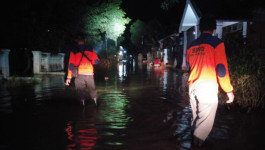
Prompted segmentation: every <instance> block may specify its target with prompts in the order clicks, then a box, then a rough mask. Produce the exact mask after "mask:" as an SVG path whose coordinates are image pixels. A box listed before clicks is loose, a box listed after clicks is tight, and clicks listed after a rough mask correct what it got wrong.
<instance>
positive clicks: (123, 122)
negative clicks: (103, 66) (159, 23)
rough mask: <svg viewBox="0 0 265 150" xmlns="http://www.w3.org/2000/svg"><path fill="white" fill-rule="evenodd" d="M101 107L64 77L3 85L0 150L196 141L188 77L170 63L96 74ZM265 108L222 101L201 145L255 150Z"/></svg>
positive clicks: (167, 146) (137, 148) (137, 149)
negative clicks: (80, 97) (80, 96)
mask: <svg viewBox="0 0 265 150" xmlns="http://www.w3.org/2000/svg"><path fill="white" fill-rule="evenodd" d="M96 75H98V76H96V77H95V80H96V88H97V90H98V93H99V97H100V101H99V102H100V105H99V106H98V107H95V105H94V103H93V101H92V100H89V103H88V105H87V107H85V108H83V107H81V106H80V105H79V104H78V103H77V99H76V93H75V89H74V86H73V85H70V87H65V85H64V81H65V77H64V76H45V77H42V82H41V83H34V84H33V83H26V82H20V83H7V82H4V81H3V82H2V84H1V86H0V87H1V89H0V99H1V100H0V122H1V123H0V139H1V140H0V150H21V149H27V150H92V149H93V150H178V149H180V148H182V149H189V148H190V146H191V144H190V142H191V134H190V119H191V110H190V109H191V108H190V106H189V101H188V100H187V98H186V96H185V92H186V91H185V90H186V89H185V85H186V80H185V76H184V75H182V74H181V73H178V72H177V71H176V70H172V69H170V68H166V69H156V68H149V67H147V66H146V65H140V66H131V67H128V66H127V65H126V64H119V65H118V66H117V70H115V69H114V70H112V71H109V72H107V76H108V77H109V80H108V81H105V80H104V75H102V74H99V73H96ZM264 127H265V114H264V112H250V113H246V112H243V111H240V110H239V109H237V108H235V107H229V109H228V107H227V106H220V107H219V108H218V110H217V115H216V119H215V124H214V128H213V130H212V132H211V134H210V136H209V137H208V139H207V140H206V142H205V145H204V146H203V147H202V148H201V149H205V150H230V149H231V150H237V149H238V150H256V149H263V148H264V147H265V142H264V141H265V137H264V135H265V131H264Z"/></svg>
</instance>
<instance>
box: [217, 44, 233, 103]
mask: <svg viewBox="0 0 265 150" xmlns="http://www.w3.org/2000/svg"><path fill="white" fill-rule="evenodd" d="M214 54H215V66H216V72H217V79H218V82H219V85H220V86H221V88H222V89H223V90H224V91H225V92H226V94H227V97H228V100H227V101H226V102H227V103H232V102H233V101H234V93H233V86H232V84H231V81H230V76H229V70H228V64H227V58H226V53H225V46H224V43H223V42H222V43H220V44H219V45H218V46H217V47H216V48H215V53H214Z"/></svg>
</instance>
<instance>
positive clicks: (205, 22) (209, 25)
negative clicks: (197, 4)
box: [199, 14, 216, 32]
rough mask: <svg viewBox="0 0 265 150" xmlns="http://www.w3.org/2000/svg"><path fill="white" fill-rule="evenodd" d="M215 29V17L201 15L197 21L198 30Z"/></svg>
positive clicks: (208, 30)
mask: <svg viewBox="0 0 265 150" xmlns="http://www.w3.org/2000/svg"><path fill="white" fill-rule="evenodd" d="M215 29H216V19H215V17H214V16H213V15H210V14H206V15H204V16H202V17H201V19H200V23H199V30H200V32H214V30H215Z"/></svg>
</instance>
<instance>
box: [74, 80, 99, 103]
mask: <svg viewBox="0 0 265 150" xmlns="http://www.w3.org/2000/svg"><path fill="white" fill-rule="evenodd" d="M75 87H76V90H77V93H78V96H79V100H85V99H86V88H87V89H88V92H89V95H90V97H91V98H92V99H94V98H98V93H97V90H96V86H95V81H94V76H93V75H78V76H77V77H76V78H75Z"/></svg>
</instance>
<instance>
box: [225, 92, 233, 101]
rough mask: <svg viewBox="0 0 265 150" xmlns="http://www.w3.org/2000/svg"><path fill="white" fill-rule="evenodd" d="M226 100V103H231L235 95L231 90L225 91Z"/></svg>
mask: <svg viewBox="0 0 265 150" xmlns="http://www.w3.org/2000/svg"><path fill="white" fill-rule="evenodd" d="M226 95H227V97H228V100H226V103H232V102H233V101H234V98H235V95H234V93H233V92H228V93H226Z"/></svg>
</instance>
